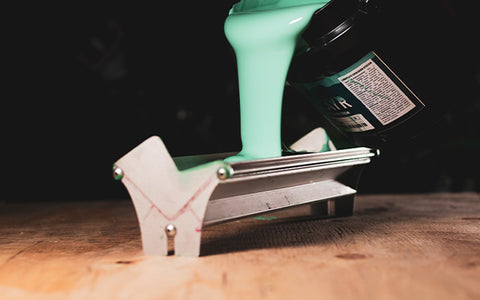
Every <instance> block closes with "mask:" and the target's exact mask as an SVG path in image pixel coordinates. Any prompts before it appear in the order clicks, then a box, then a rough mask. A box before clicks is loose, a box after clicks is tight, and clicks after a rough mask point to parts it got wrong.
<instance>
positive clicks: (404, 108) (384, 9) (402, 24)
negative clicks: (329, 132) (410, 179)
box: [287, 0, 469, 147]
mask: <svg viewBox="0 0 480 300" xmlns="http://www.w3.org/2000/svg"><path fill="white" fill-rule="evenodd" d="M462 34H463V29H462V27H461V25H460V24H459V20H458V18H457V17H456V15H455V12H454V11H452V9H451V7H450V6H449V5H448V1H446V0H443V1H440V0H438V1H437V0H425V1H420V2H419V1H410V0H407V1H393V0H389V1H386V0H384V1H381V0H378V1H368V0H360V1H359V0H332V1H331V2H330V3H329V4H327V5H326V6H324V7H323V8H322V9H319V10H318V11H317V12H316V13H315V14H314V16H313V17H312V20H311V22H310V24H309V26H308V27H307V29H306V30H305V31H304V33H303V35H302V38H303V41H302V43H299V45H301V47H298V49H297V51H296V54H295V56H294V58H293V60H292V63H291V66H290V70H289V75H288V79H287V80H288V81H289V83H290V84H291V85H292V86H294V87H295V88H296V89H297V90H298V91H299V92H300V93H302V94H304V95H305V96H306V97H307V98H308V99H309V100H310V101H311V102H312V103H313V105H314V106H315V107H316V108H318V110H320V112H321V113H322V114H323V116H324V117H325V118H326V119H327V120H328V121H329V122H330V123H331V124H332V125H333V126H334V127H336V128H337V129H338V130H339V131H341V132H343V133H344V134H345V135H347V136H349V137H350V138H351V139H352V140H353V141H354V143H355V144H357V145H366V146H377V147H378V146H381V145H382V144H384V142H386V141H390V140H394V141H397V142H398V141H404V140H405V139H411V138H413V137H416V136H418V135H419V134H420V133H422V132H423V131H425V130H427V129H428V128H429V127H431V125H432V124H434V123H435V122H437V121H438V120H440V119H441V118H442V114H443V113H444V112H446V111H448V110H449V109H450V107H451V106H455V105H461V102H462V99H463V98H464V97H466V96H465V94H464V92H465V91H464V89H463V86H464V85H465V76H464V75H465V74H463V72H464V70H465V64H468V61H467V59H468V57H469V55H467V54H466V52H467V51H468V47H467V46H466V40H465V38H464V36H463V35H462Z"/></svg>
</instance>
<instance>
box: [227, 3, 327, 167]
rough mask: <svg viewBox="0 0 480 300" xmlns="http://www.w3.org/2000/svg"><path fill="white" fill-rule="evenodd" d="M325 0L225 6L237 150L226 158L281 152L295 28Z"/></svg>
mask: <svg viewBox="0 0 480 300" xmlns="http://www.w3.org/2000/svg"><path fill="white" fill-rule="evenodd" d="M327 3H328V0H304V1H298V0H283V1H282V0H266V1H261V0H250V1H249V0H243V1H241V2H239V3H237V4H236V5H234V6H233V8H232V9H231V10H230V15H229V16H228V17H227V19H226V21H225V35H226V37H227V39H228V41H229V42H230V44H231V45H232V47H233V49H234V50H235V54H236V58H237V66H238V81H239V92H240V122H241V139H242V151H241V152H240V153H238V154H237V155H235V156H232V157H229V158H227V159H226V160H227V161H241V160H248V159H257V158H267V157H276V156H281V151H282V149H281V148H282V147H281V134H280V129H281V114H282V112H281V111H282V98H283V89H284V86H285V80H286V76H287V72H288V68H289V66H290V61H291V60H292V56H293V53H294V51H295V48H296V46H297V42H298V39H299V36H300V34H301V33H302V32H303V30H304V29H305V28H306V26H307V25H308V23H309V22H310V19H311V17H312V15H313V13H314V12H315V11H316V10H318V9H320V8H321V7H323V6H324V5H325V4H327Z"/></svg>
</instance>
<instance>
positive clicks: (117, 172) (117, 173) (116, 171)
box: [113, 166, 124, 180]
mask: <svg viewBox="0 0 480 300" xmlns="http://www.w3.org/2000/svg"><path fill="white" fill-rule="evenodd" d="M123 175H124V174H123V170H122V169H120V168H119V167H116V166H113V179H115V180H121V179H122V178H123Z"/></svg>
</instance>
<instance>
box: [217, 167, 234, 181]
mask: <svg viewBox="0 0 480 300" xmlns="http://www.w3.org/2000/svg"><path fill="white" fill-rule="evenodd" d="M231 174H232V172H231V170H230V169H229V168H228V167H220V168H218V170H217V177H218V179H221V180H224V179H227V178H229V177H230V176H231Z"/></svg>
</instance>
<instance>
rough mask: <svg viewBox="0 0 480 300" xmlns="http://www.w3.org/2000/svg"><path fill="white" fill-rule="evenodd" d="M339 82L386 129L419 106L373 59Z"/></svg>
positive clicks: (344, 76) (340, 78)
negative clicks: (388, 125) (385, 126)
mask: <svg viewBox="0 0 480 300" xmlns="http://www.w3.org/2000/svg"><path fill="white" fill-rule="evenodd" d="M338 80H339V81H340V83H341V84H342V85H343V86H345V87H346V88H347V89H348V90H349V91H350V92H351V93H352V94H353V95H354V96H355V97H357V99H358V100H360V101H361V102H362V103H363V104H364V105H365V107H367V109H368V110H369V111H370V112H371V113H372V114H373V115H374V116H375V117H376V118H377V119H378V120H379V121H380V123H382V125H387V124H389V123H391V122H393V121H395V120H397V119H398V118H400V117H402V116H403V115H405V114H406V113H408V112H409V111H410V110H412V109H414V108H415V104H414V103H413V102H412V101H410V99H409V98H408V97H407V96H406V95H405V94H404V93H403V92H402V90H401V89H400V88H399V87H398V86H397V85H396V84H395V83H394V82H393V81H392V80H391V79H390V78H389V77H388V76H387V75H386V74H385V72H383V70H382V69H380V67H379V66H378V65H377V64H376V63H375V62H374V61H373V60H371V59H369V60H367V61H365V62H364V63H363V64H361V65H360V66H358V67H357V68H355V69H354V70H353V71H351V72H349V73H347V74H345V75H343V76H341V77H339V78H338ZM359 116H361V115H359ZM362 118H363V116H362ZM368 124H370V123H368ZM370 126H371V125H370ZM372 127H373V126H372ZM364 130H365V129H364ZM359 131H360V130H359ZM362 131H363V130H362Z"/></svg>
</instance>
